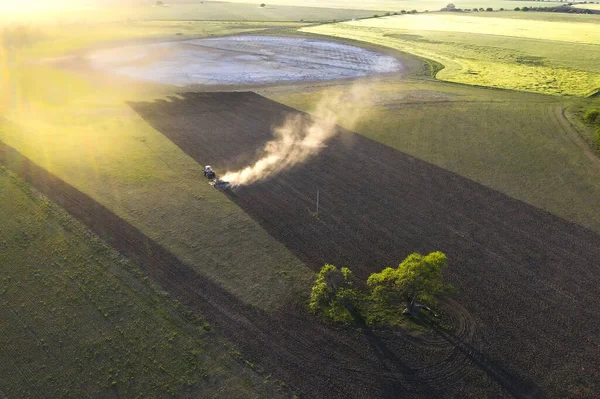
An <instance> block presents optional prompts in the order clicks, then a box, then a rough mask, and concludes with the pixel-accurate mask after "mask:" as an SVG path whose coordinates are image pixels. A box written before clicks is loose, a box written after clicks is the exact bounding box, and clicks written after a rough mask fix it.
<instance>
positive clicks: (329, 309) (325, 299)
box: [308, 264, 360, 321]
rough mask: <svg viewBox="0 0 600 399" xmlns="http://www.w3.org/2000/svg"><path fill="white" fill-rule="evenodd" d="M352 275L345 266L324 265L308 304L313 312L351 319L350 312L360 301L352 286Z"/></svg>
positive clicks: (336, 318) (337, 318)
mask: <svg viewBox="0 0 600 399" xmlns="http://www.w3.org/2000/svg"><path fill="white" fill-rule="evenodd" d="M353 279H354V276H353V274H352V271H351V270H350V269H348V268H346V267H342V268H341V269H338V268H337V267H336V266H334V265H329V264H327V265H324V266H323V267H322V268H321V270H320V271H319V273H317V278H316V279H315V283H314V285H313V287H312V291H311V295H310V302H309V304H308V306H309V308H310V310H311V311H312V312H313V313H322V314H325V315H326V316H328V317H329V318H331V319H333V320H335V321H351V320H352V318H353V316H352V312H353V311H354V310H355V308H356V305H357V304H358V302H359V301H360V293H359V292H358V291H356V290H355V289H354V288H353V286H354V283H353Z"/></svg>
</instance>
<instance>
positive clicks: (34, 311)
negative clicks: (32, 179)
mask: <svg viewBox="0 0 600 399" xmlns="http://www.w3.org/2000/svg"><path fill="white" fill-rule="evenodd" d="M0 197H1V198H2V205H1V206H0V220H2V229H0V264H1V265H2V277H1V278H0V327H1V328H0V330H1V331H2V333H1V334H0V375H1V376H2V378H1V379H2V383H1V384H0V391H1V393H2V395H3V396H6V397H11V398H12V397H28V398H47V397H64V398H81V397H108V396H113V395H117V396H123V397H165V396H179V397H181V396H197V395H199V394H202V395H209V396H213V395H224V396H228V397H246V396H248V397H251V396H255V395H257V396H270V395H278V389H276V388H275V387H276V386H275V385H274V384H265V383H264V381H263V377H262V376H260V375H258V374H256V373H255V372H254V371H252V370H251V369H250V368H249V367H247V366H246V365H245V364H244V363H243V361H241V360H239V358H238V357H236V356H232V355H231V354H230V352H231V353H234V352H233V350H232V349H228V348H227V347H226V346H225V343H224V342H220V341H219V339H218V338H216V336H215V334H214V333H212V332H211V326H210V325H208V324H207V323H206V322H205V321H204V320H203V319H202V318H200V317H199V316H198V315H197V314H195V313H192V312H190V311H188V310H186V309H185V308H184V307H183V306H181V304H179V303H178V302H176V301H175V300H174V299H172V298H171V297H170V296H169V295H168V294H167V293H165V292H162V291H159V289H158V288H157V287H156V286H155V285H154V284H153V283H151V282H150V280H147V278H145V277H144V275H143V274H142V273H140V272H139V269H138V268H137V266H136V265H132V264H130V263H129V261H128V260H127V259H125V258H123V257H122V256H120V255H118V254H117V253H116V252H115V251H114V250H112V249H111V248H110V247H108V246H107V245H106V244H104V243H103V242H102V241H100V240H99V239H98V238H97V237H95V236H93V235H92V234H91V233H90V232H89V231H88V230H87V229H86V228H84V227H83V226H82V225H81V224H80V223H79V222H76V221H74V220H73V219H72V218H71V217H70V216H69V215H68V214H66V213H65V212H64V210H62V209H60V208H58V207H57V206H56V205H54V204H53V203H51V202H50V201H48V199H46V198H45V197H43V196H40V194H38V193H37V192H36V190H34V189H32V188H31V187H30V186H29V185H27V184H25V183H23V182H22V181H21V180H19V179H17V178H16V177H15V176H14V175H12V174H11V173H10V172H8V171H7V170H6V169H5V168H4V167H1V166H0ZM234 354H235V353H234Z"/></svg>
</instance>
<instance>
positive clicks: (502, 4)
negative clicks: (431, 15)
mask: <svg viewBox="0 0 600 399" xmlns="http://www.w3.org/2000/svg"><path fill="white" fill-rule="evenodd" d="M230 2H232V3H249V1H248V0H230ZM265 3H267V4H280V5H290V6H293V5H297V4H298V1H296V0H273V1H269V2H265ZM257 4H258V2H257ZM301 4H302V5H303V6H307V7H325V8H346V9H358V10H365V9H366V10H381V11H390V12H394V11H401V10H407V11H408V10H413V9H414V10H417V11H425V10H429V11H439V10H440V9H441V8H442V7H446V5H447V4H448V1H446V0H367V1H360V0H349V1H346V0H325V1H321V0H306V1H302V3H301ZM454 4H455V5H456V6H457V7H459V8H474V7H477V8H481V7H483V8H487V7H492V8H494V9H495V10H496V9H499V8H505V9H507V10H512V9H514V8H515V7H523V6H528V7H532V6H533V7H542V6H548V7H550V6H553V5H560V4H564V3H560V2H558V1H543V2H538V1H514V0H481V1H478V0H464V1H459V2H454Z"/></svg>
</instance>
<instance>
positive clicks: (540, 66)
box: [301, 12, 600, 96]
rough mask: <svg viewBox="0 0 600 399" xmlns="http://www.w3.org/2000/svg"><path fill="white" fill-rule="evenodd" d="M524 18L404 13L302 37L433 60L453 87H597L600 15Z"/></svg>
mask: <svg viewBox="0 0 600 399" xmlns="http://www.w3.org/2000/svg"><path fill="white" fill-rule="evenodd" d="M523 14H524V13H513V12H505V13H481V14H480V15H477V16H473V14H468V15H456V14H448V13H440V14H430V15H404V16H393V17H385V18H376V19H368V20H361V21H349V22H344V23H338V24H330V25H321V26H316V27H306V28H301V31H304V32H311V33H318V34H324V35H331V36H335V37H343V38H349V39H355V40H360V41H365V42H369V43H375V44H378V45H381V46H387V47H392V48H395V49H398V50H401V51H405V52H409V53H412V54H415V55H418V56H421V57H424V58H428V59H432V60H434V61H437V62H439V63H441V64H443V65H444V66H445V68H444V69H443V70H442V71H441V72H439V73H438V74H437V77H438V78H439V79H441V80H446V81H451V82H457V83H466V84H473V85H481V86H490V87H499V88H506V89H515V90H524V91H532V92H541V93H548V94H562V95H578V96H584V95H588V94H590V93H591V92H593V91H594V90H596V89H597V88H599V87H600V67H599V66H598V63H597V62H596V59H597V58H598V57H600V17H598V16H595V15H585V16H584V15H582V16H579V15H562V14H561V15H560V16H555V15H554V14H542V13H529V14H527V16H526V17H523ZM540 14H541V15H540ZM530 15H532V17H531V18H532V19H528V17H529V16H530ZM546 15H548V16H549V17H548V20H546V19H545V16H546Z"/></svg>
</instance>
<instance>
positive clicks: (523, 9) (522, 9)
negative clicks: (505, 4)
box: [521, 7, 529, 11]
mask: <svg viewBox="0 0 600 399" xmlns="http://www.w3.org/2000/svg"><path fill="white" fill-rule="evenodd" d="M521 11H529V7H523V8H521Z"/></svg>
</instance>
